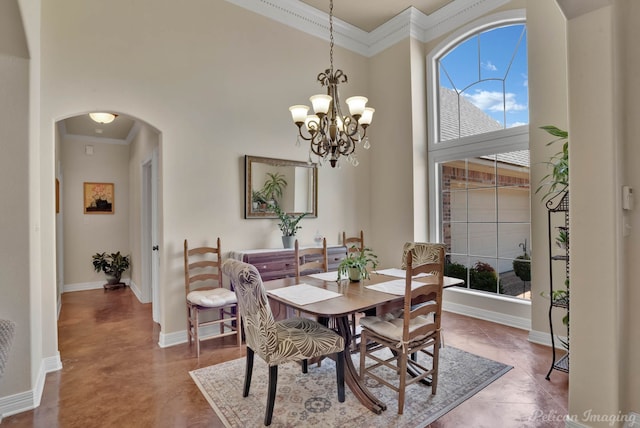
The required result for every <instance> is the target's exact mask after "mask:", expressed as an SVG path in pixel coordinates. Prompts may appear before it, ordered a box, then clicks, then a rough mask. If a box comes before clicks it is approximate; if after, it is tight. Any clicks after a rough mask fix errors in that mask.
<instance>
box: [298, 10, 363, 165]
mask: <svg viewBox="0 0 640 428" xmlns="http://www.w3.org/2000/svg"><path fill="white" fill-rule="evenodd" d="M329 36H330V42H331V43H330V49H329V63H330V68H328V69H326V70H325V71H324V72H322V73H320V74H318V82H320V84H321V85H322V86H323V87H326V88H327V93H326V95H325V94H318V95H313V96H311V97H310V98H309V100H310V101H311V104H312V105H313V110H314V113H315V114H311V115H308V114H307V112H308V111H309V107H308V106H305V105H295V106H291V107H289V111H290V112H291V116H292V118H293V122H294V123H295V124H296V125H297V126H298V138H297V141H296V144H297V145H300V144H301V142H300V139H302V140H305V141H309V142H310V148H309V160H310V161H311V153H313V154H315V155H316V156H318V160H319V163H320V165H322V162H323V161H325V162H326V161H327V160H328V161H329V163H330V164H331V166H332V167H335V166H336V165H337V164H338V160H339V158H340V156H344V157H346V159H347V161H348V162H349V163H351V164H352V165H353V166H358V164H359V163H360V162H359V161H358V159H357V157H356V153H355V150H356V145H357V144H360V143H362V146H363V147H364V148H365V149H368V148H369V147H371V145H370V143H369V138H368V137H367V127H368V126H369V125H370V124H371V120H372V118H373V112H374V111H375V109H373V108H371V107H366V104H367V101H368V99H367V98H366V97H361V96H355V97H350V98H347V100H346V102H347V105H348V106H349V114H348V115H343V114H342V107H341V106H340V97H339V95H338V85H339V84H340V83H347V75H346V74H344V73H343V72H342V70H335V71H334V69H333V0H330V2H329ZM303 128H304V131H303Z"/></svg>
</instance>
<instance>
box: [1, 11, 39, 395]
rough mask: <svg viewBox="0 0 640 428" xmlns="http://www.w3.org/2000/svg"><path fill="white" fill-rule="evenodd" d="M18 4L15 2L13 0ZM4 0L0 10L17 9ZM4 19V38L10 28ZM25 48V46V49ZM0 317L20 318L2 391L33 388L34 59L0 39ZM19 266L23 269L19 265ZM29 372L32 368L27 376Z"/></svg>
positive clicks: (17, 321)
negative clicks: (31, 116)
mask: <svg viewBox="0 0 640 428" xmlns="http://www.w3.org/2000/svg"><path fill="white" fill-rule="evenodd" d="M8 3H10V4H11V5H12V6H16V5H15V3H14V2H11V1H10V2H8ZM6 6H7V2H5V3H2V4H0V16H3V14H4V13H9V12H11V15H13V18H14V19H15V13H17V9H11V8H9V9H7V7H6ZM5 29H6V28H4V27H3V26H2V22H0V39H2V38H3V37H4V36H7V37H8V36H9V35H10V34H8V33H5V31H4V30H5ZM24 54H25V52H22V55H24ZM0 76H2V79H1V80H0V94H1V95H0V116H1V117H2V119H0V153H1V155H0V195H2V203H0V295H1V296H2V297H0V318H3V319H8V320H11V321H14V322H15V323H16V333H15V336H16V337H15V339H14V344H13V349H12V351H11V352H10V354H9V360H8V363H7V367H6V369H5V375H4V377H3V378H2V379H0V397H1V396H3V395H5V393H6V392H7V391H16V390H18V391H21V390H26V389H29V388H30V379H29V376H30V375H31V374H32V372H31V370H32V368H31V366H30V363H31V360H30V359H29V358H23V357H22V356H23V355H30V353H31V343H30V342H31V334H32V333H31V329H32V324H31V322H32V321H31V317H30V313H29V310H28V308H29V307H30V298H31V293H30V289H29V269H28V267H29V248H30V246H29V239H28V237H29V169H28V168H27V167H26V166H27V165H28V159H29V144H28V135H29V134H28V130H29V128H28V126H29V122H28V117H29V114H28V113H29V103H28V94H29V92H28V91H29V61H28V59H26V58H25V57H17V56H15V52H8V53H7V52H6V51H4V50H3V46H2V44H1V43H0ZM16 266H20V269H16ZM24 374H27V376H25V375H24Z"/></svg>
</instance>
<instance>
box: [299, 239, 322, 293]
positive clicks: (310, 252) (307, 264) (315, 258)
mask: <svg viewBox="0 0 640 428" xmlns="http://www.w3.org/2000/svg"><path fill="white" fill-rule="evenodd" d="M294 254H295V262H294V263H295V268H296V282H298V283H299V282H300V277H301V276H303V275H309V274H312V273H319V272H327V271H328V270H329V263H328V261H327V260H328V259H327V238H322V247H307V248H300V247H299V244H298V240H297V239H296V242H295V244H294Z"/></svg>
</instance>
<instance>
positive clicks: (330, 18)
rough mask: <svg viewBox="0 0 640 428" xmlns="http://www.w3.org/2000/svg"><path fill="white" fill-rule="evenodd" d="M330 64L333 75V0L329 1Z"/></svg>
mask: <svg viewBox="0 0 640 428" xmlns="http://www.w3.org/2000/svg"><path fill="white" fill-rule="evenodd" d="M329 39H330V44H329V46H330V48H329V64H330V66H331V74H333V0H330V1H329Z"/></svg>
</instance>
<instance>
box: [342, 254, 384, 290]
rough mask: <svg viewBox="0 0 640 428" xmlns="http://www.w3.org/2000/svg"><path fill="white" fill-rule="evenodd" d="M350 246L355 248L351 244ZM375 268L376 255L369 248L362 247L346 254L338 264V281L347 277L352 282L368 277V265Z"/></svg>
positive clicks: (376, 264) (376, 262) (376, 263)
mask: <svg viewBox="0 0 640 428" xmlns="http://www.w3.org/2000/svg"><path fill="white" fill-rule="evenodd" d="M351 248H357V247H356V246H352V247H351ZM369 265H370V266H371V268H372V269H375V268H376V267H377V266H378V256H377V255H375V254H374V253H373V251H371V249H370V248H367V247H365V248H363V249H362V251H354V252H350V253H349V254H347V257H345V258H344V259H342V261H341V262H340V264H339V265H338V281H340V280H341V279H342V278H349V280H350V281H352V282H358V281H360V280H361V279H368V278H369V270H368V268H367V267H368V266H369Z"/></svg>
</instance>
